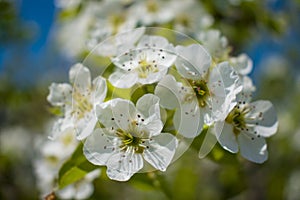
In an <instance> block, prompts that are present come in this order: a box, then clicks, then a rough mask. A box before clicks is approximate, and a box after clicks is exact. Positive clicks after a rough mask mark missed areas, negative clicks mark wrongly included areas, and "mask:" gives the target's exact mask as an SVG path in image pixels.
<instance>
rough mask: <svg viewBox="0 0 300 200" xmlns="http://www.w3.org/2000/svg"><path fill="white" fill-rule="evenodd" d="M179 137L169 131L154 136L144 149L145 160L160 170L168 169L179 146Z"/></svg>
mask: <svg viewBox="0 0 300 200" xmlns="http://www.w3.org/2000/svg"><path fill="white" fill-rule="evenodd" d="M177 144H178V141H177V139H176V138H175V137H174V136H173V135H171V134H169V133H161V134H159V135H158V136H155V137H153V138H152V141H150V142H149V143H148V144H147V145H148V147H149V148H146V149H145V151H144V154H143V156H144V158H145V160H146V161H147V162H148V163H150V164H151V165H152V166H153V167H155V168H156V169H158V170H160V171H166V169H167V167H168V166H169V164H170V163H171V161H172V159H173V156H174V154H175V150H176V147H177Z"/></svg>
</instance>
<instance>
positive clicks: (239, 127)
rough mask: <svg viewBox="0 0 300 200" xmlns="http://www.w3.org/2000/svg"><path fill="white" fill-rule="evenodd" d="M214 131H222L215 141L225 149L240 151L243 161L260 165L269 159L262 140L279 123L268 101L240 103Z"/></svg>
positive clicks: (217, 124)
mask: <svg viewBox="0 0 300 200" xmlns="http://www.w3.org/2000/svg"><path fill="white" fill-rule="evenodd" d="M215 128H216V129H222V132H221V133H220V134H217V139H218V141H219V143H220V144H221V146H222V147H223V148H224V149H226V150H228V151H229V152H231V153H237V152H238V151H239V150H240V153H241V155H242V156H243V157H244V158H246V159H248V160H250V161H252V162H256V163H262V162H264V161H266V160H267V158H268V152H267V144H266V141H265V138H266V137H270V136H272V135H273V134H275V133H276V131H277V128H278V121H277V115H276V111H275V109H274V107H273V105H272V103H271V102H269V101H262V100H260V101H255V102H252V103H248V102H247V101H240V102H238V104H237V105H236V106H235V107H234V108H233V109H232V110H231V112H230V113H229V115H228V116H227V117H226V119H225V123H224V122H217V123H216V124H215ZM218 132H219V131H218Z"/></svg>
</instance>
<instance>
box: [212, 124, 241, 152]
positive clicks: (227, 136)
mask: <svg viewBox="0 0 300 200" xmlns="http://www.w3.org/2000/svg"><path fill="white" fill-rule="evenodd" d="M221 126H223V128H221ZM215 127H216V130H221V131H216V132H215V134H216V137H217V140H218V141H219V143H220V145H221V146H222V147H223V148H224V149H226V150H227V151H229V152H231V153H237V152H238V151H239V147H238V143H237V138H236V135H235V134H234V133H233V127H232V126H231V125H230V124H227V123H223V122H216V124H215Z"/></svg>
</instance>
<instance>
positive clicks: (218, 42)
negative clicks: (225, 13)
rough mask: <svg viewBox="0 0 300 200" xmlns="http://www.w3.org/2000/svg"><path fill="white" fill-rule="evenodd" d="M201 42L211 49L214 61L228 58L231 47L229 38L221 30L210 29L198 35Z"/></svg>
mask: <svg viewBox="0 0 300 200" xmlns="http://www.w3.org/2000/svg"><path fill="white" fill-rule="evenodd" d="M197 39H198V40H199V42H200V43H201V44H202V45H203V46H204V47H205V48H206V49H207V50H208V51H209V53H210V54H211V56H212V57H213V61H214V62H220V61H224V60H226V59H227V58H228V54H229V52H230V48H229V47H228V40H227V38H226V37H225V36H223V35H221V32H220V31H219V30H214V29H210V30H207V31H203V32H200V34H198V35H197Z"/></svg>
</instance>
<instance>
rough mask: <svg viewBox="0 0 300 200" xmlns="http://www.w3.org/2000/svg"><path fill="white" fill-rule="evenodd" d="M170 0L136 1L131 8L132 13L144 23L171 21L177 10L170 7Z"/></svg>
mask: <svg viewBox="0 0 300 200" xmlns="http://www.w3.org/2000/svg"><path fill="white" fill-rule="evenodd" d="M170 7H171V2H170V1H159V0H144V1H136V3H135V4H133V5H132V6H131V7H130V9H129V12H130V15H132V16H133V17H135V18H136V19H137V20H138V21H139V22H140V23H141V24H142V25H145V26H147V25H150V24H154V23H158V24H161V23H166V22H169V21H171V20H172V19H173V18H174V16H175V12H174V10H173V9H170Z"/></svg>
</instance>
